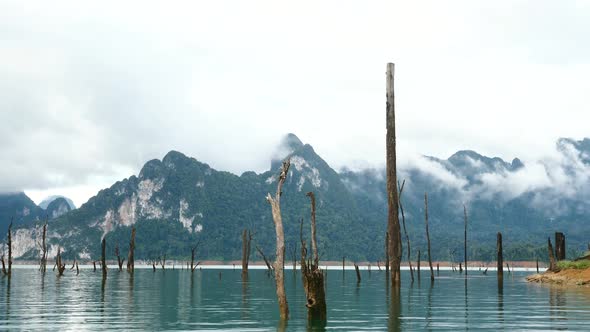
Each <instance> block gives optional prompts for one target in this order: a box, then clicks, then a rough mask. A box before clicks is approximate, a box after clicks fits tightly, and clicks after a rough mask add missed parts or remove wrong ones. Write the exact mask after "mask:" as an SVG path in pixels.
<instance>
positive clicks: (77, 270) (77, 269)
mask: <svg viewBox="0 0 590 332" xmlns="http://www.w3.org/2000/svg"><path fill="white" fill-rule="evenodd" d="M79 274H80V268H78V263H77V262H76V275H79Z"/></svg>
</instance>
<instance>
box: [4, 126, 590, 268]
mask: <svg viewBox="0 0 590 332" xmlns="http://www.w3.org/2000/svg"><path fill="white" fill-rule="evenodd" d="M557 150H558V151H560V153H561V155H560V156H562V157H561V158H560V159H558V160H553V161H547V162H544V163H534V164H530V165H529V164H524V163H522V162H521V161H520V160H519V159H518V158H515V159H514V160H512V162H506V161H504V160H502V159H501V158H489V157H485V156H482V155H480V154H478V153H476V152H474V151H459V152H457V153H455V154H454V155H452V156H451V157H449V158H448V159H438V158H434V157H422V158H419V159H417V160H416V161H415V162H414V163H413V164H412V165H411V166H410V167H406V168H401V169H399V171H398V173H399V174H398V176H399V178H400V180H402V179H405V180H406V184H405V189H404V192H403V195H402V204H403V206H404V211H405V216H406V223H407V228H408V232H409V235H410V237H411V239H412V242H413V244H412V248H413V249H416V250H417V249H419V248H422V249H424V247H425V241H424V231H423V228H424V227H423V225H424V220H423V215H424V210H423V204H424V193H425V192H428V195H429V215H430V229H431V238H432V244H433V255H434V257H435V259H440V260H443V259H444V260H448V259H453V260H455V259H459V256H461V257H462V251H461V250H460V248H461V247H462V244H461V242H462V241H461V239H462V232H463V208H462V205H463V204H466V205H467V210H468V215H469V239H470V245H469V250H470V252H469V256H470V257H471V259H479V260H492V259H493V257H494V251H495V234H496V232H498V231H501V232H503V233H504V238H505V254H506V257H507V259H514V260H517V259H527V260H530V259H534V258H535V257H539V258H541V259H542V258H544V257H545V252H546V248H545V246H546V238H547V236H550V235H552V233H553V232H555V231H564V232H566V236H568V248H570V250H575V249H579V248H585V247H586V243H587V242H588V240H587V239H586V238H585V237H584V234H586V233H588V231H590V225H587V223H586V222H585V220H586V219H587V218H588V217H590V203H586V202H588V200H587V198H589V197H590V190H588V191H586V190H584V189H583V188H584V187H585V185H587V184H589V183H588V182H590V177H586V178H584V177H583V175H584V174H585V173H584V172H585V171H586V168H585V167H586V166H585V165H586V164H588V163H587V162H586V159H585V158H587V157H588V155H590V140H588V139H584V140H582V141H575V140H571V139H560V140H559V141H558V143H557ZM285 157H290V159H291V169H290V171H289V175H288V178H287V181H286V183H285V186H284V191H283V196H282V200H281V203H282V212H283V221H284V224H285V234H286V241H287V246H288V248H287V251H289V252H290V251H292V250H294V249H295V248H296V246H297V244H298V242H299V229H300V228H299V225H300V220H301V219H304V220H307V219H308V218H309V213H310V211H309V199H308V198H307V197H306V196H305V193H306V192H308V191H314V192H315V194H316V198H317V200H318V209H317V214H318V215H317V219H318V236H319V243H320V246H321V248H320V249H321V251H322V259H331V260H340V259H341V258H342V257H343V256H346V257H347V258H348V259H351V260H372V261H376V260H380V259H381V260H382V259H383V248H384V232H385V226H386V223H387V201H386V197H387V196H386V193H385V173H384V170H383V169H373V170H371V169H367V170H362V171H349V170H342V171H340V172H336V171H335V170H334V169H332V168H331V167H330V166H329V165H328V163H326V162H325V161H324V160H323V159H322V158H321V157H320V156H319V155H317V154H316V152H315V151H314V149H313V148H312V147H311V145H309V144H304V143H303V142H301V140H300V139H299V138H298V137H297V136H295V135H293V134H289V135H287V136H286V137H285V139H284V140H283V141H282V142H281V144H280V145H279V147H278V148H277V151H276V153H275V156H274V157H273V158H272V160H271V169H270V170H269V171H267V172H264V173H261V174H257V173H255V172H244V173H243V174H242V175H240V176H238V175H234V174H231V173H228V172H223V171H217V170H215V169H212V168H211V167H210V166H209V165H207V164H205V163H202V162H200V161H198V160H196V159H194V158H189V157H187V156H185V155H184V154H182V153H180V152H177V151H170V152H169V153H168V154H166V156H164V158H163V159H162V160H158V159H154V160H151V161H148V162H147V163H146V164H145V165H144V166H143V168H142V169H141V171H140V172H139V175H138V176H131V177H129V178H127V179H124V180H122V181H119V182H117V183H115V184H113V186H111V187H110V188H106V189H103V190H101V191H100V192H99V193H98V194H97V195H96V196H95V197H93V198H91V199H90V200H89V201H88V202H87V203H86V204H83V205H82V206H81V207H80V208H78V209H75V210H72V211H69V212H65V214H63V215H59V216H57V217H56V219H55V220H54V221H53V222H52V223H51V225H50V231H49V243H50V245H51V248H52V251H51V252H54V251H57V246H60V247H61V248H62V250H63V251H64V252H65V253H64V255H65V256H66V257H69V258H73V257H74V256H76V257H78V258H79V259H91V258H96V257H98V256H97V255H98V252H99V244H100V239H101V238H102V237H106V239H107V243H109V246H110V247H109V248H110V249H109V250H110V251H112V249H113V248H114V246H115V245H117V244H118V245H119V246H120V247H121V248H126V244H127V242H128V237H129V233H130V228H131V226H135V227H136V228H137V241H136V242H137V252H136V255H137V257H138V258H140V259H153V258H156V257H158V256H160V255H163V254H167V255H168V257H170V258H175V257H176V258H186V257H187V256H188V255H189V254H190V247H191V245H193V244H194V243H196V242H197V241H199V239H201V240H202V241H203V243H204V244H205V245H204V246H203V248H202V250H201V252H200V253H199V255H200V256H201V257H203V258H206V259H220V260H234V259H238V258H239V257H240V250H241V246H240V241H241V239H240V232H241V230H242V229H244V228H248V229H251V230H253V232H254V233H255V238H254V240H255V242H256V244H258V245H259V246H260V247H261V248H262V249H263V250H264V251H265V253H268V254H272V252H273V251H274V250H273V248H274V227H273V224H272V217H271V214H270V206H269V205H268V203H267V202H266V201H265V199H264V197H265V196H266V193H268V192H271V193H273V192H274V190H276V176H277V173H278V168H279V166H280V161H281V160H282V159H284V158H285ZM589 160H590V159H589ZM561 174H565V175H563V176H561ZM568 174H569V175H568ZM588 174H590V168H589V169H588ZM582 180H583V181H585V182H583V181H582ZM571 183H579V184H576V185H575V187H572V185H571ZM568 188H569V189H570V191H571V189H572V188H573V189H575V190H573V192H567V190H568ZM562 190H564V191H562ZM21 199H22V200H23V202H24V201H25V200H24V198H22V197H21ZM56 201H57V200H56ZM59 204H61V205H60V206H61V207H62V208H63V207H64V206H65V205H67V204H64V202H63V201H61V202H59V201H58V205H59ZM31 208H34V206H31V207H29V210H31ZM39 209H40V208H39ZM56 211H58V212H59V211H61V212H64V211H63V209H62V210H59V209H57V210H56ZM61 212H59V213H58V214H61ZM56 215H57V214H56ZM37 220H38V218H37ZM30 222H34V220H32V221H30ZM39 231H40V223H39V222H36V223H34V224H29V223H27V222H23V223H22V224H19V225H18V229H17V230H16V232H17V238H18V239H21V240H20V241H18V243H16V246H17V248H16V250H15V257H20V258H35V257H37V255H38V252H37V248H36V247H35V241H36V238H37V237H38V236H39V234H40V233H39ZM307 232H308V229H307V227H306V228H304V235H305V234H307ZM580 250H581V249H580ZM459 253H461V254H459ZM288 255H290V254H288ZM412 255H414V253H412ZM404 257H405V256H404Z"/></svg>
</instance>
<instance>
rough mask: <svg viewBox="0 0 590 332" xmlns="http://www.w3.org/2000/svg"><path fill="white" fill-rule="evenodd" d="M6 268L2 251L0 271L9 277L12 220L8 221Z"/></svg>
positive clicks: (10, 270)
mask: <svg viewBox="0 0 590 332" xmlns="http://www.w3.org/2000/svg"><path fill="white" fill-rule="evenodd" d="M7 235H8V240H7V244H8V270H7V269H6V264H5V263H4V252H3V253H2V273H4V275H6V276H8V277H10V276H11V275H12V220H11V221H10V225H8V234H7Z"/></svg>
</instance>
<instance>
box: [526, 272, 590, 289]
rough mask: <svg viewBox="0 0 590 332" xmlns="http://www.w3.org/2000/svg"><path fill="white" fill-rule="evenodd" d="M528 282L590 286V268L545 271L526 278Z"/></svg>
mask: <svg viewBox="0 0 590 332" xmlns="http://www.w3.org/2000/svg"><path fill="white" fill-rule="evenodd" d="M526 280H527V281H528V282H538V283H548V284H555V285H571V286H574V285H575V286H585V287H590V269H564V270H561V271H559V272H549V271H547V272H544V273H539V274H534V275H531V276H528V277H527V278H526Z"/></svg>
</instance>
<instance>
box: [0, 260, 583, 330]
mask: <svg viewBox="0 0 590 332" xmlns="http://www.w3.org/2000/svg"><path fill="white" fill-rule="evenodd" d="M338 273H340V272H338ZM345 274H348V276H346V275H344V276H343V278H342V280H340V278H338V277H336V278H335V279H331V280H332V281H331V282H329V283H327V285H326V297H327V305H328V321H327V322H323V323H322V322H313V321H309V320H308V319H307V309H306V308H305V296H304V294H303V289H302V287H301V278H300V275H293V276H292V277H291V278H285V282H286V292H287V298H288V301H289V307H290V314H291V315H290V316H291V319H290V320H289V321H288V322H287V323H288V325H285V324H286V323H285V322H280V321H279V315H278V306H277V304H276V293H275V287H274V280H273V279H272V278H269V277H268V276H267V273H266V271H261V270H251V271H250V273H249V274H248V276H247V277H245V278H242V276H241V273H238V272H236V273H232V272H231V271H229V272H228V271H226V272H224V274H223V277H222V279H221V280H220V279H219V271H215V270H195V271H194V272H192V273H191V272H190V271H188V270H179V269H176V270H167V271H162V270H158V271H156V272H155V273H154V272H152V271H151V269H145V270H144V269H137V270H136V271H135V273H134V274H129V273H127V272H125V271H123V272H118V271H113V272H111V273H109V277H108V279H106V280H104V281H103V280H102V278H101V275H100V274H98V273H93V272H92V270H86V269H83V270H81V272H80V275H79V276H76V275H75V272H74V273H67V272H66V274H65V275H64V276H63V277H60V278H57V277H56V276H55V273H51V272H48V273H46V274H45V276H44V277H43V276H42V274H41V273H40V272H39V271H37V269H33V268H32V269H22V268H17V269H15V270H13V275H12V278H10V279H9V278H7V277H5V278H0V330H3V329H22V330H43V329H49V330H79V329H84V330H95V331H96V330H101V331H102V330H215V329H224V330H236V331H248V330H250V331H254V330H256V331H259V330H276V329H279V330H281V329H287V330H307V331H324V330H327V329H330V330H332V329H340V330H384V329H388V330H391V331H401V330H403V331H407V330H463V331H464V330H468V329H488V330H507V331H511V330H559V329H569V330H588V326H589V325H590V290H588V289H585V288H574V289H564V288H558V287H544V286H539V285H536V284H534V285H532V284H527V283H526V282H525V281H524V280H523V279H524V276H525V275H526V273H519V272H513V275H514V278H505V279H504V280H498V279H497V278H496V276H495V275H493V276H484V275H481V274H475V273H474V274H469V276H468V277H467V278H465V276H464V275H459V274H458V273H452V272H450V271H442V272H441V275H440V277H438V278H437V279H436V282H435V284H430V283H428V284H424V285H421V286H420V284H419V283H415V284H412V283H411V282H410V275H409V271H404V272H402V286H401V288H397V287H390V286H389V285H388V282H387V281H388V278H387V277H386V274H385V272H384V271H378V270H373V271H372V273H371V274H372V276H371V278H365V279H363V281H362V283H361V284H357V282H356V277H355V275H354V274H355V272H354V271H347V272H345ZM426 285H428V286H426Z"/></svg>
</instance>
